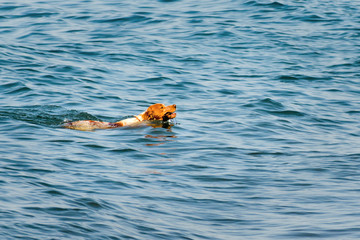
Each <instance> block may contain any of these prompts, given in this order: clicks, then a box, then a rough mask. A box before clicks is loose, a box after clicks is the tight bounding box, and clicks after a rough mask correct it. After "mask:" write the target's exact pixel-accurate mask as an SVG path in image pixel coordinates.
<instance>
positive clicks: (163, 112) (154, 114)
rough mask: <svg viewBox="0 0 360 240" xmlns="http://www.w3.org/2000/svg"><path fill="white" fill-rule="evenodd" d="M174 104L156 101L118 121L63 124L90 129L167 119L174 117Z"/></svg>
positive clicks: (67, 126) (84, 129)
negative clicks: (145, 108)
mask: <svg viewBox="0 0 360 240" xmlns="http://www.w3.org/2000/svg"><path fill="white" fill-rule="evenodd" d="M175 111H176V105H175V104H173V105H169V106H165V105H164V104H162V103H156V104H153V105H151V106H150V107H148V109H147V110H146V111H145V112H143V113H141V114H139V115H135V116H134V117H132V118H127V119H124V120H121V121H118V122H114V123H111V122H100V121H93V120H80V121H75V122H67V123H65V124H64V125H63V126H64V127H65V128H69V129H75V130H81V131H91V130H94V129H109V128H118V127H125V126H131V125H134V124H136V123H139V122H142V121H154V120H158V121H168V120H170V119H173V118H175V117H176V113H175Z"/></svg>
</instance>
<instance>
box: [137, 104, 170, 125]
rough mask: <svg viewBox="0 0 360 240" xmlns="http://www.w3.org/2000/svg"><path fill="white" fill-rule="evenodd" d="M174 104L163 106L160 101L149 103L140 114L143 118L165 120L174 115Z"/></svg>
mask: <svg viewBox="0 0 360 240" xmlns="http://www.w3.org/2000/svg"><path fill="white" fill-rule="evenodd" d="M175 111H176V105H175V104H173V105H169V106H165V105H164V104H162V103H156V104H154V105H151V106H150V107H149V108H148V109H147V110H146V111H145V112H144V113H143V115H142V117H143V119H144V120H150V121H151V120H160V121H167V120H169V119H172V118H175V117H176V113H175Z"/></svg>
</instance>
